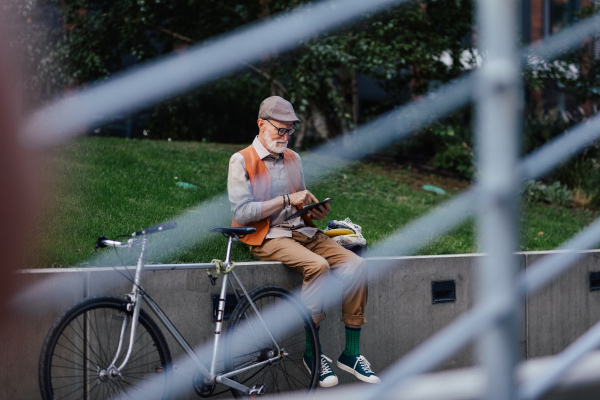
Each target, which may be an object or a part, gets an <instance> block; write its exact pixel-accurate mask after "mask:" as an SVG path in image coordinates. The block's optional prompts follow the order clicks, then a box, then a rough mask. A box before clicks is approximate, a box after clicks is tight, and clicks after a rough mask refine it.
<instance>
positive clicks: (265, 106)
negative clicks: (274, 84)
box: [258, 96, 300, 122]
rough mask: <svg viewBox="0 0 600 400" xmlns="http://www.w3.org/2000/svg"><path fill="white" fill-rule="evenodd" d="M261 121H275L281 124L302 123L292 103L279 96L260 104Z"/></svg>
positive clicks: (268, 98)
mask: <svg viewBox="0 0 600 400" xmlns="http://www.w3.org/2000/svg"><path fill="white" fill-rule="evenodd" d="M258 118H259V119H274V120H276V121H281V122H300V120H299V119H298V117H297V116H296V113H295V112H294V107H293V106H292V103H290V102H289V101H287V100H286V99H284V98H283V97H279V96H271V97H267V98H266V99H264V100H263V102H262V103H260V108H259V110H258Z"/></svg>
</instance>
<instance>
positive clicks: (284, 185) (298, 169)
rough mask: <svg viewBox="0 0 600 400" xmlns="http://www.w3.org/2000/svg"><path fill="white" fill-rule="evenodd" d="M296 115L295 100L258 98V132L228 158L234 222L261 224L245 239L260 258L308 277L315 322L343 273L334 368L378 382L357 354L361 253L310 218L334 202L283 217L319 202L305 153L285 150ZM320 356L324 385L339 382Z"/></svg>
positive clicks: (306, 292)
mask: <svg viewBox="0 0 600 400" xmlns="http://www.w3.org/2000/svg"><path fill="white" fill-rule="evenodd" d="M299 121H300V120H299V119H298V117H296V114H295V112H294V108H293V107H292V104H291V103H290V102H289V101H287V100H285V99H283V98H281V97H279V96H272V97H269V98H267V99H265V100H264V101H263V102H262V103H261V105H260V109H259V112H258V129H259V132H258V136H257V137H256V138H255V139H254V141H253V143H252V145H250V146H248V147H247V148H245V149H244V150H242V151H240V152H238V153H235V154H234V155H233V156H232V157H231V160H230V162H229V177H228V181H227V190H228V192H229V201H230V202H231V211H232V213H233V222H232V225H233V226H253V227H255V228H256V229H257V230H256V232H255V233H253V234H251V235H248V236H246V237H245V238H243V239H242V241H243V242H245V243H246V244H248V245H249V246H250V250H251V251H252V253H253V254H254V255H256V256H257V257H258V258H259V259H260V260H264V261H280V262H282V263H284V264H285V265H287V266H288V267H290V268H293V269H295V270H296V271H298V272H300V273H301V274H302V275H303V277H304V280H303V284H302V300H303V302H304V303H305V304H306V306H307V307H308V309H309V310H310V312H311V314H312V318H313V321H314V322H315V325H316V326H317V328H318V327H319V323H320V322H321V321H323V320H324V319H325V312H324V310H323V294H324V291H325V290H326V288H325V287H324V286H325V285H326V282H327V281H326V280H327V277H328V276H329V272H330V271H332V272H333V273H334V275H335V276H336V277H339V278H341V280H342V282H343V285H344V291H343V301H342V318H341V320H342V322H344V323H345V325H346V346H345V348H344V351H343V353H342V354H341V355H340V357H339V358H338V360H337V366H338V367H339V368H341V369H342V370H344V371H347V372H350V373H352V374H353V375H354V376H356V377H357V378H358V379H360V380H362V381H365V382H369V383H379V382H380V380H379V378H378V377H377V376H375V374H374V373H373V371H372V370H371V368H370V366H369V363H368V361H367V360H366V359H365V357H364V356H362V355H361V354H360V332H361V326H362V325H363V324H364V323H365V322H366V319H365V314H364V310H365V306H366V303H367V277H366V271H365V265H364V264H365V263H364V259H362V258H360V257H358V256H357V255H355V254H354V253H352V252H351V251H349V250H346V249H344V248H343V247H342V246H340V245H339V244H337V243H336V242H335V241H333V240H332V239H330V238H329V237H327V235H325V234H324V233H323V232H322V231H320V230H319V229H318V228H317V227H316V226H315V225H314V224H313V222H312V220H313V219H316V220H320V219H323V218H325V216H327V214H328V213H329V211H330V207H329V204H327V203H326V204H324V205H322V206H320V207H318V208H314V209H312V210H311V211H310V213H309V214H308V215H305V216H303V217H295V218H291V219H289V220H286V218H287V217H289V216H291V215H292V214H294V213H295V212H296V211H298V208H301V207H303V206H306V205H308V204H310V203H313V202H317V201H318V200H317V199H316V198H315V196H314V195H313V194H312V193H311V192H309V191H308V190H306V186H305V183H304V175H303V171H302V162H301V160H300V156H299V155H298V154H297V153H296V152H294V151H292V150H290V149H288V148H287V144H288V141H289V140H290V137H291V136H292V135H293V134H294V132H295V131H296V127H295V126H294V122H299ZM311 351H312V349H310V348H307V349H306V351H305V356H307V357H309V356H311V355H312V354H311V353H310V352H311ZM319 351H321V349H319ZM320 360H321V367H320V371H319V372H320V382H319V384H320V386H322V387H331V386H335V385H337V383H338V378H337V376H336V375H335V373H334V372H333V370H332V368H331V366H330V364H329V363H330V362H331V359H329V358H327V357H326V356H325V355H323V353H322V352H321V357H320ZM305 365H306V362H305ZM307 368H308V366H307Z"/></svg>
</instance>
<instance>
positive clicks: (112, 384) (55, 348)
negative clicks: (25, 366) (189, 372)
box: [38, 296, 171, 400]
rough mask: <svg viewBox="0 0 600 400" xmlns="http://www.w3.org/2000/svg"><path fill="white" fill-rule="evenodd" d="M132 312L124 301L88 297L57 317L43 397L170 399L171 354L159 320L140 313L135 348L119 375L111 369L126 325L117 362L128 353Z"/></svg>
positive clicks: (42, 369)
mask: <svg viewBox="0 0 600 400" xmlns="http://www.w3.org/2000/svg"><path fill="white" fill-rule="evenodd" d="M131 315H132V313H131V312H129V311H127V303H126V302H125V300H123V299H120V298H117V297H110V296H99V297H92V298H88V299H84V300H82V301H80V302H78V303H77V304H75V305H73V306H72V307H71V308H69V309H67V310H66V311H65V312H63V314H62V315H61V316H60V317H58V318H57V319H56V321H55V322H54V324H53V325H52V327H51V328H50V331H49V332H48V334H47V335H46V339H45V340H44V344H43V346H42V352H41V354H40V361H39V374H38V377H39V384H40V391H41V394H42V399H44V400H63V399H65V400H68V399H78V400H79V399H117V398H118V399H128V398H136V399H142V398H143V399H166V398H168V393H167V391H168V380H169V376H168V375H169V368H170V364H171V354H170V352H169V348H168V347H167V343H166V341H165V338H164V336H163V334H162V333H161V332H160V330H159V328H158V326H157V325H156V323H155V322H154V321H153V320H152V319H151V318H150V316H149V315H148V314H147V313H146V312H145V311H143V310H141V312H140V317H139V322H138V326H137V332H136V336H135V339H134V345H133V351H132V354H131V357H130V358H129V361H128V362H127V364H126V365H125V367H124V368H123V369H122V370H121V371H120V373H119V374H111V373H110V371H109V370H108V369H109V367H110V363H111V361H113V359H114V357H115V354H116V351H117V347H118V346H119V337H120V335H121V330H122V328H123V326H124V324H125V325H126V328H127V329H126V334H125V339H124V340H123V349H122V350H121V355H120V357H119V359H118V360H117V362H116V363H115V364H116V366H117V367H118V366H119V365H120V363H121V362H122V360H123V359H124V357H125V354H126V353H127V349H128V345H129V340H130V328H131Z"/></svg>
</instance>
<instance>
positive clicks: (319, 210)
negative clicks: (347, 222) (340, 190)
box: [308, 197, 331, 220]
mask: <svg viewBox="0 0 600 400" xmlns="http://www.w3.org/2000/svg"><path fill="white" fill-rule="evenodd" d="M328 198H329V197H328ZM328 198H327V199H328ZM327 199H325V200H327ZM329 211H331V207H329V203H325V204H323V205H320V206H319V207H316V208H313V209H312V210H310V212H309V213H308V215H310V217H311V218H312V219H316V220H321V219H323V218H325V217H326V216H327V214H329Z"/></svg>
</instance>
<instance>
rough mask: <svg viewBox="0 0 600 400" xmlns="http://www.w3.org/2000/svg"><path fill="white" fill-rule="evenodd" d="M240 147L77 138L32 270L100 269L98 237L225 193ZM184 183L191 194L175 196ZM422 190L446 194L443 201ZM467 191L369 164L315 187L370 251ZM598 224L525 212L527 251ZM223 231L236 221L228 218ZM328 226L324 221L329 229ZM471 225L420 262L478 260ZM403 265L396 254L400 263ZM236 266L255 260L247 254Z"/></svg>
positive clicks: (49, 206)
mask: <svg viewBox="0 0 600 400" xmlns="http://www.w3.org/2000/svg"><path fill="white" fill-rule="evenodd" d="M242 147H243V146H240V145H229V144H217V143H198V142H175V141H171V142H167V141H151V140H124V139H115V138H79V139H76V140H72V141H69V142H67V143H65V144H63V145H61V146H59V147H57V148H56V149H54V150H53V151H52V152H50V153H48V154H46V155H45V160H44V162H45V168H44V174H45V176H44V178H45V179H44V181H45V182H46V183H47V185H46V186H47V190H46V195H45V197H44V202H43V203H44V207H43V210H42V211H41V212H40V213H39V215H37V221H38V223H37V224H36V226H37V228H36V232H34V236H33V237H35V238H36V239H37V240H36V243H38V245H37V246H36V248H35V251H32V253H31V258H30V264H31V265H32V266H33V267H67V266H88V265H94V261H93V260H95V259H96V258H95V257H94V256H95V254H94V243H95V240H96V238H97V237H98V236H101V235H104V236H107V237H109V238H114V237H116V236H117V235H121V234H127V233H131V232H134V231H137V230H140V229H142V228H144V227H146V226H149V225H153V224H156V223H160V222H163V221H166V220H169V219H172V218H175V217H176V216H178V215H180V214H181V213H182V212H184V211H186V210H190V209H192V208H193V207H196V206H198V205H199V204H201V203H203V202H205V201H208V200H210V199H212V198H214V197H215V196H219V195H222V194H224V193H225V192H226V188H227V183H226V180H227V168H228V161H229V157H230V156H231V154H232V153H234V152H235V151H238V150H240V149H241V148H242ZM177 182H187V183H190V184H193V185H195V186H196V187H195V188H185V187H181V186H178V185H177V184H176V183H177ZM424 184H431V185H434V186H437V187H440V188H443V189H444V190H445V191H446V192H447V194H446V195H439V194H436V193H433V192H429V191H425V190H423V189H422V186H423V185H424ZM468 186H469V184H468V183H467V182H464V181H460V180H454V179H450V178H446V177H442V176H439V175H433V174H430V173H424V172H422V171H419V170H418V169H417V168H411V167H409V166H402V165H397V164H393V163H383V162H373V161H370V162H363V163H354V164H352V165H351V166H349V167H347V168H345V169H343V170H339V171H337V172H335V173H334V174H332V175H330V176H329V177H328V178H327V179H326V180H324V181H321V182H319V183H318V184H316V185H314V186H312V187H309V189H311V191H313V193H314V194H315V195H316V196H317V198H319V199H323V198H325V197H335V200H334V202H332V204H331V205H332V211H331V213H330V215H329V216H328V218H327V221H328V220H331V219H344V218H346V217H350V218H351V219H352V221H353V222H355V223H357V224H359V225H361V226H362V228H363V234H364V236H365V238H366V239H367V242H368V244H369V246H370V247H374V246H376V245H377V242H378V241H381V240H383V239H385V238H386V237H388V236H389V235H390V234H391V233H392V232H394V231H396V230H397V229H398V228H400V227H402V226H404V225H405V224H407V223H408V222H409V221H411V220H413V219H415V218H417V217H418V216H420V215H423V214H425V213H426V212H427V211H429V210H431V209H432V208H433V207H435V206H437V205H440V204H442V203H443V202H445V201H447V200H448V199H449V198H450V197H451V196H452V195H454V194H457V193H459V192H461V191H462V190H464V189H465V188H467V187H468ZM596 217H597V213H596V212H595V211H590V210H581V209H575V208H565V207H558V206H553V205H547V204H543V203H533V204H528V203H524V210H523V213H522V217H521V220H522V229H521V231H522V234H521V236H522V237H521V240H520V243H521V248H520V249H521V250H549V249H552V248H555V247H556V246H558V245H560V244H561V243H562V242H564V241H565V240H567V239H568V238H569V237H571V236H572V235H573V234H575V233H577V232H578V231H580V230H581V229H582V228H583V227H585V226H586V225H588V224H589V223H590V222H591V221H593V220H594V219H595V218H596ZM222 220H223V221H225V222H224V223H227V221H228V220H230V216H225V217H223V218H222ZM327 221H318V222H317V225H318V226H319V227H321V228H325V226H326V224H327ZM474 236H475V234H474V226H473V223H472V221H470V222H466V223H465V224H463V225H462V226H459V227H457V228H456V229H455V230H454V231H453V232H451V233H449V234H447V235H445V236H444V237H442V238H440V239H437V240H435V241H433V242H431V243H428V244H425V245H424V246H423V247H422V248H420V249H419V250H418V252H417V254H461V253H471V252H476V251H477V248H476V245H475V241H474ZM224 243H225V242H224V239H223V238H222V237H220V236H216V235H215V236H214V237H212V238H211V239H209V240H203V241H201V242H200V243H197V244H195V245H193V246H191V247H180V246H177V244H176V243H173V245H172V246H170V248H171V251H170V253H169V255H168V257H167V259H166V260H164V262H174V263H180V262H207V261H210V260H211V259H213V258H223V257H224V255H223V254H222V253H223V245H224ZM399 255H400V254H399ZM233 258H234V260H238V261H244V260H251V259H252V255H251V254H250V253H249V251H248V250H247V249H246V248H245V246H243V245H237V246H235V250H234V253H233Z"/></svg>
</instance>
